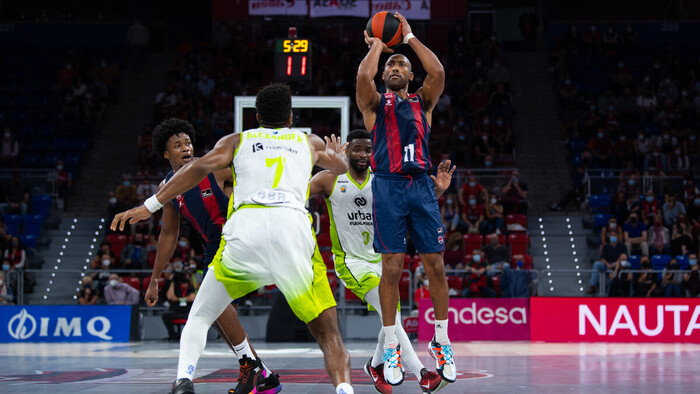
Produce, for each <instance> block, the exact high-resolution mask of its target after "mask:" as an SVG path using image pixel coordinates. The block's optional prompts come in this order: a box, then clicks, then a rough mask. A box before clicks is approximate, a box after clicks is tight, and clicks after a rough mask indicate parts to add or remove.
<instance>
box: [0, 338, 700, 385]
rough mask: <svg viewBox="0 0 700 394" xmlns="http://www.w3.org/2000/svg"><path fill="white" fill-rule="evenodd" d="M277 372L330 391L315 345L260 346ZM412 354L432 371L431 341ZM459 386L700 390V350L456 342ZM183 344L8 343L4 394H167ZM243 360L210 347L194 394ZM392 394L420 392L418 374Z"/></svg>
mask: <svg viewBox="0 0 700 394" xmlns="http://www.w3.org/2000/svg"><path fill="white" fill-rule="evenodd" d="M346 345H347V347H348V349H349V351H350V354H351V359H352V368H353V371H352V378H353V386H354V388H355V392H356V393H373V392H374V388H373V386H372V385H371V383H370V380H369V377H367V376H366V375H365V374H364V372H363V370H362V367H363V365H364V363H365V362H366V361H367V360H368V359H369V357H370V356H371V354H372V352H373V349H374V344H373V343H371V342H348V343H346ZM254 346H255V347H256V348H257V350H258V353H259V354H260V355H261V357H263V359H264V360H265V361H266V362H267V364H268V365H269V366H270V367H271V368H272V369H274V370H275V371H276V372H278V373H279V374H280V377H281V381H282V385H283V390H282V392H283V393H333V392H334V389H333V387H332V385H331V384H330V380H329V379H328V377H327V376H326V373H325V370H324V369H323V358H322V355H321V352H320V351H319V350H318V347H317V346H316V345H315V344H314V343H283V344H280V343H264V342H257V343H254ZM414 348H416V349H417V351H418V354H419V356H420V358H421V360H422V361H423V363H424V364H426V366H428V367H429V368H434V363H433V361H432V359H431V358H430V356H428V354H427V350H426V349H427V344H426V343H416V344H414ZM454 348H455V356H456V364H457V367H458V370H459V371H460V375H459V377H458V380H457V382H455V383H453V384H450V385H448V386H447V387H445V388H444V389H443V390H442V391H441V393H445V394H448V393H467V392H469V393H476V392H478V393H514V392H518V393H564V392H568V393H571V392H573V393H594V392H595V393H609V392H612V393H616V394H617V393H662V392H663V393H697V392H700V345H697V344H695V345H694V344H606V343H581V344H574V343H530V342H462V343H454ZM177 355H178V346H177V344H173V343H163V342H132V343H124V344H114V343H96V344H79V343H70V344H65V343H61V344H45V343H44V344H32V343H20V344H2V345H0V360H1V362H0V365H2V367H1V368H0V393H74V394H77V393H120V394H126V393H128V394H132V393H133V394H136V393H167V392H168V391H169V388H170V384H171V382H172V380H173V379H174V377H175V370H176V367H177ZM237 376H238V363H237V361H236V360H235V358H234V357H233V355H232V353H231V352H230V351H229V350H228V348H227V347H226V346H225V345H224V344H223V343H222V342H211V343H209V344H208V345H207V348H206V350H205V353H204V355H203V357H202V359H201V360H200V363H199V366H198V368H197V372H196V377H197V379H196V381H195V389H196V391H197V393H226V392H227V390H228V389H229V388H232V387H234V386H235V384H236V383H235V381H236V378H237ZM406 376H407V379H406V381H405V382H404V383H403V384H402V385H401V386H398V387H395V388H394V393H419V392H420V389H419V387H418V384H417V381H416V379H415V377H414V376H413V375H412V374H410V373H407V375H406Z"/></svg>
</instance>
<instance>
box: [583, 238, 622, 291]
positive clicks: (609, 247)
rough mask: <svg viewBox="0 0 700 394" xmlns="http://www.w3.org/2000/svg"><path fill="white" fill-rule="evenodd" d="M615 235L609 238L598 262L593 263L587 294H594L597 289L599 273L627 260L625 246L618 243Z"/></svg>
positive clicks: (618, 240)
mask: <svg viewBox="0 0 700 394" xmlns="http://www.w3.org/2000/svg"><path fill="white" fill-rule="evenodd" d="M620 241H621V240H620V239H618V238H617V235H611V236H610V243H608V244H606V245H605V246H603V252H602V253H601V254H600V260H598V261H596V262H595V263H593V272H592V273H591V279H590V286H589V288H588V294H595V292H596V291H597V288H598V281H599V279H600V278H599V277H600V273H601V272H605V271H606V270H611V269H613V268H614V267H615V264H617V263H618V262H620V261H622V260H623V256H624V260H627V254H628V250H627V246H625V244H623V243H621V242H620Z"/></svg>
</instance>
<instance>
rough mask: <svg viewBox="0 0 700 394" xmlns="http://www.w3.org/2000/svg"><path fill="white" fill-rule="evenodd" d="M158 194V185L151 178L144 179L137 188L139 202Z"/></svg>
mask: <svg viewBox="0 0 700 394" xmlns="http://www.w3.org/2000/svg"><path fill="white" fill-rule="evenodd" d="M156 193H158V185H156V184H155V183H153V182H152V181H151V178H149V177H145V178H143V181H142V182H141V184H140V185H139V186H138V187H137V188H136V194H137V195H138V199H139V201H143V200H145V199H146V198H148V197H150V196H152V195H154V194H156Z"/></svg>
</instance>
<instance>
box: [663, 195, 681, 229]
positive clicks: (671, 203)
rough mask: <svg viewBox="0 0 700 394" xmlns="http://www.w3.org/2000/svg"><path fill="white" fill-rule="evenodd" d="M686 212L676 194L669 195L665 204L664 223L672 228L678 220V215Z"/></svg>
mask: <svg viewBox="0 0 700 394" xmlns="http://www.w3.org/2000/svg"><path fill="white" fill-rule="evenodd" d="M680 214H685V206H684V205H683V203H681V202H678V201H676V197H675V196H669V197H668V199H667V200H666V203H665V204H664V205H663V215H664V225H665V226H666V227H668V228H670V227H671V226H672V225H673V223H676V222H677V221H678V215H680Z"/></svg>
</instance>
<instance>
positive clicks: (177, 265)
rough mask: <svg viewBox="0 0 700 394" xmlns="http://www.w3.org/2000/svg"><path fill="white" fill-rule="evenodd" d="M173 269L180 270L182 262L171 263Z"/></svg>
mask: <svg viewBox="0 0 700 394" xmlns="http://www.w3.org/2000/svg"><path fill="white" fill-rule="evenodd" d="M173 271H175V272H182V262H176V263H173Z"/></svg>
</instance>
